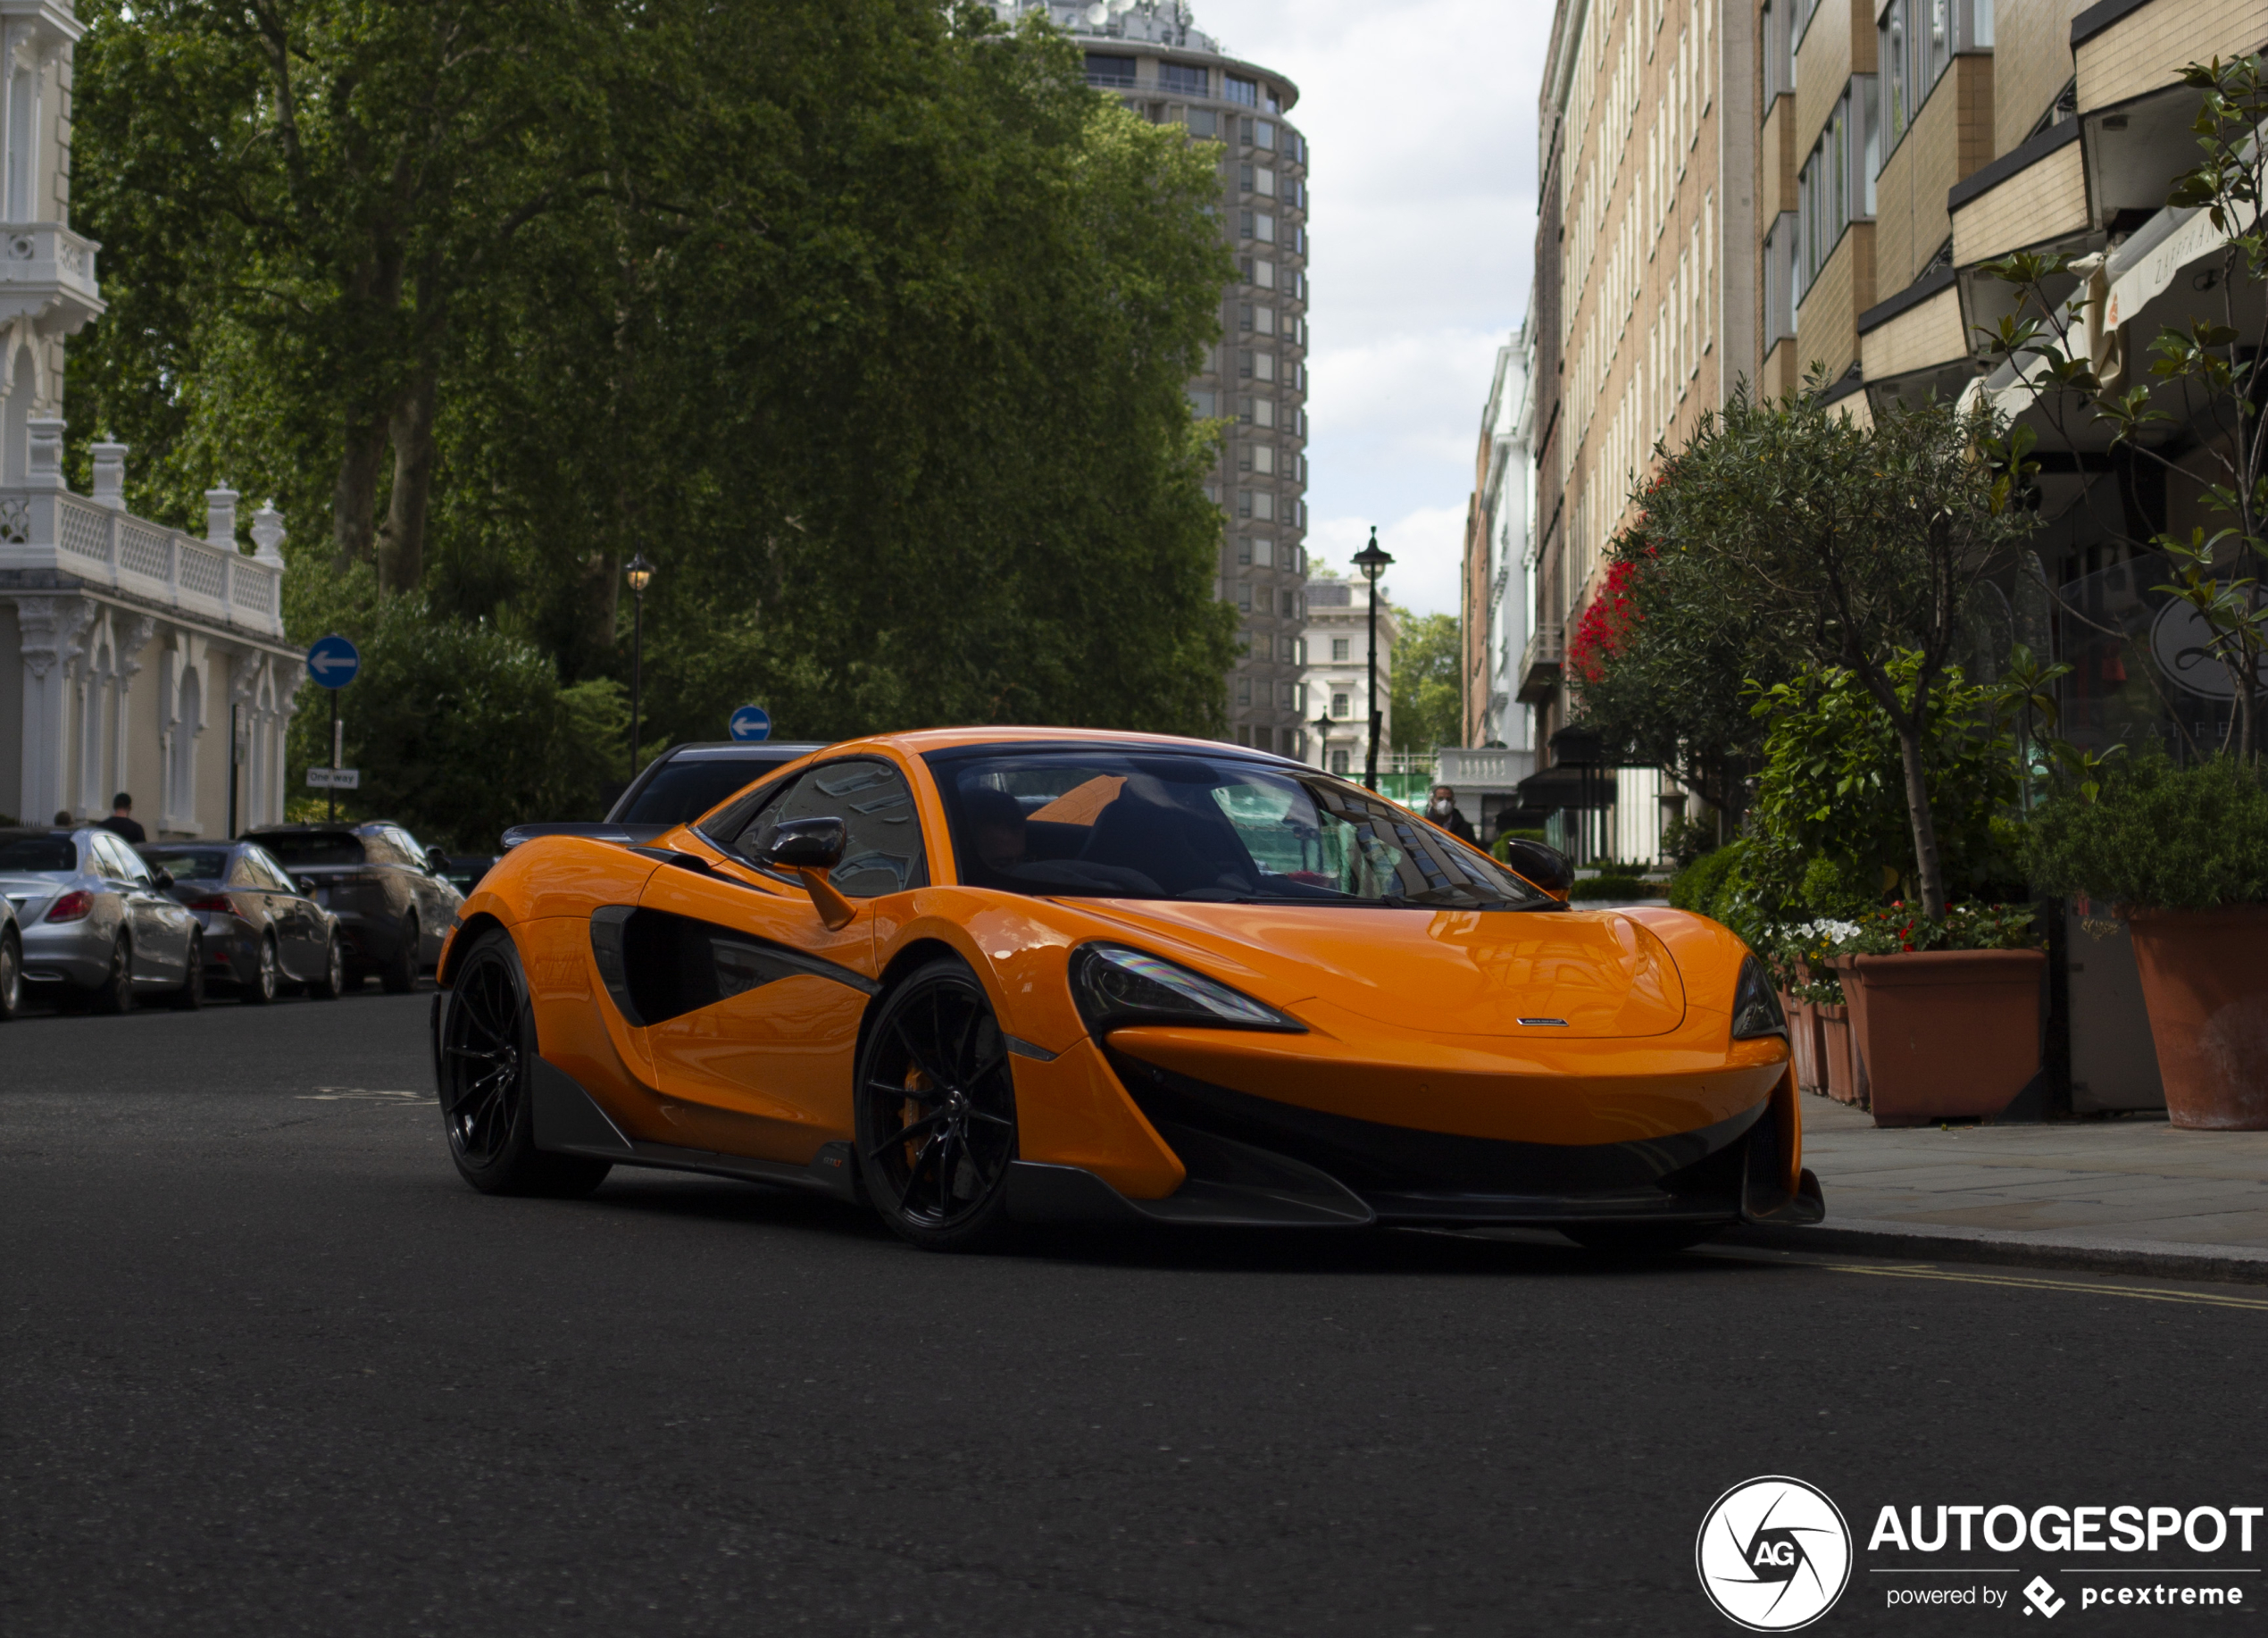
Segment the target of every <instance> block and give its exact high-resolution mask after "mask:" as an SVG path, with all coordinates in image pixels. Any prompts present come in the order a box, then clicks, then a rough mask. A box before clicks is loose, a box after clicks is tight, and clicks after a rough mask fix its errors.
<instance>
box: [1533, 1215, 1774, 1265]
mask: <svg viewBox="0 0 2268 1638" xmlns="http://www.w3.org/2000/svg"><path fill="white" fill-rule="evenodd" d="M1731 1226H1732V1225H1731V1224H1729V1223H1710V1224H1702V1225H1701V1226H1699V1227H1696V1226H1695V1225H1694V1224H1689V1223H1678V1224H1668V1223H1663V1224H1651V1223H1601V1224H1594V1225H1593V1226H1591V1227H1588V1228H1567V1229H1562V1230H1560V1231H1559V1232H1560V1233H1563V1234H1564V1235H1566V1236H1567V1238H1568V1239H1570V1240H1572V1241H1574V1242H1575V1243H1576V1244H1577V1245H1579V1246H1580V1247H1582V1248H1583V1249H1584V1250H1586V1251H1588V1252H1591V1253H1593V1254H1594V1255H1596V1256H1598V1257H1612V1258H1622V1259H1624V1260H1627V1261H1630V1262H1645V1261H1648V1260H1651V1259H1653V1258H1663V1257H1675V1256H1676V1255H1677V1254H1678V1253H1679V1252H1680V1251H1682V1250H1684V1249H1686V1248H1687V1247H1688V1246H1697V1245H1699V1244H1700V1243H1701V1242H1702V1241H1705V1240H1706V1239H1708V1238H1709V1237H1710V1236H1711V1235H1712V1234H1721V1233H1723V1232H1724V1231H1725V1230H1726V1229H1728V1228H1730V1227H1731Z"/></svg>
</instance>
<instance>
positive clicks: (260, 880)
mask: <svg viewBox="0 0 2268 1638" xmlns="http://www.w3.org/2000/svg"><path fill="white" fill-rule="evenodd" d="M237 868H238V870H241V871H243V872H244V873H245V878H246V880H247V881H248V882H251V883H252V885H253V886H254V887H263V888H266V889H267V890H269V891H270V892H271V893H296V892H297V891H298V889H297V888H296V887H294V886H293V885H292V882H291V878H290V877H289V876H288V875H286V874H285V873H284V871H283V867H282V866H281V865H278V864H277V863H276V862H275V860H273V859H271V858H270V857H268V856H267V855H266V854H264V853H263V852H261V851H260V849H259V848H246V849H245V850H244V851H243V852H242V853H239V854H238V855H237Z"/></svg>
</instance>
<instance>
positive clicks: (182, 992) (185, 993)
mask: <svg viewBox="0 0 2268 1638" xmlns="http://www.w3.org/2000/svg"><path fill="white" fill-rule="evenodd" d="M171 1000H172V1002H173V1005H174V1006H175V1007H178V1008H179V1010H180V1011H182V1012H185V1013H192V1012H195V1011H196V1009H197V1008H198V1007H202V1006H204V935H203V934H202V933H195V932H193V933H191V934H190V935H189V971H188V976H187V977H186V978H184V979H182V981H181V987H180V988H179V990H175V991H174V992H173V994H172V997H171Z"/></svg>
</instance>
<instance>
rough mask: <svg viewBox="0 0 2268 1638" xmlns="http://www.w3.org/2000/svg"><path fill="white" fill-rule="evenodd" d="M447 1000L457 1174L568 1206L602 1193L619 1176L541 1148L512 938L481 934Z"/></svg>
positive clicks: (447, 1079) (526, 1007)
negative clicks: (569, 1201)
mask: <svg viewBox="0 0 2268 1638" xmlns="http://www.w3.org/2000/svg"><path fill="white" fill-rule="evenodd" d="M412 948H413V949H414V946H413V947H412ZM388 988H391V986H390V985H389V986H388ZM446 993H447V996H448V999H447V1000H446V1002H444V1003H443V1010H442V1015H441V1040H440V1051H439V1054H438V1065H439V1071H438V1073H439V1079H440V1094H441V1121H442V1124H443V1126H444V1127H445V1128H446V1131H447V1132H448V1137H449V1158H450V1159H452V1160H454V1162H455V1163H456V1168H457V1174H458V1175H459V1176H460V1177H462V1178H463V1179H464V1181H465V1182H467V1183H471V1185H472V1186H473V1187H474V1188H476V1189H478V1190H479V1191H480V1192H481V1193H483V1194H535V1195H547V1196H550V1197H552V1198H553V1199H571V1198H573V1197H575V1196H578V1195H584V1194H588V1193H589V1192H590V1191H592V1190H594V1189H596V1188H597V1187H598V1185H599V1184H600V1183H602V1182H604V1181H605V1177H606V1174H607V1173H608V1172H610V1171H612V1170H613V1166H612V1165H610V1164H609V1163H608V1162H606V1161H604V1160H586V1159H583V1158H581V1157H578V1156H572V1155H546V1154H544V1153H543V1152H541V1151H540V1150H538V1149H537V1148H536V1103H535V1097H534V1086H533V1082H532V1077H531V1074H530V1071H531V1070H532V1068H533V1066H534V1064H535V1060H536V1018H535V1009H534V1008H533V1007H532V1006H531V1005H530V1004H529V999H528V979H527V975H526V974H525V973H523V972H522V971H521V966H520V952H519V950H518V949H515V948H513V942H512V935H511V934H510V933H508V932H505V931H504V929H503V928H501V927H492V928H490V929H489V930H488V932H484V933H482V934H481V935H480V937H479V939H478V940H476V941H475V942H474V944H473V946H472V948H471V949H470V950H468V951H467V952H465V956H464V959H463V961H462V962H459V963H457V964H456V965H455V967H454V972H453V974H452V976H451V978H450V981H449V988H448V990H447V991H446Z"/></svg>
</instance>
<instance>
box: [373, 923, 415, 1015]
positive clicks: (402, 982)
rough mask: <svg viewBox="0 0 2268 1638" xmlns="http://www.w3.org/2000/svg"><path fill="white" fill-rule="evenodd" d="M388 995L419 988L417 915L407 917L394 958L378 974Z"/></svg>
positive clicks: (396, 941) (396, 943)
mask: <svg viewBox="0 0 2268 1638" xmlns="http://www.w3.org/2000/svg"><path fill="white" fill-rule="evenodd" d="M378 979H379V983H380V984H381V985H383V986H384V987H385V990H386V993H387V994H388V995H407V994H409V992H410V991H411V990H414V989H416V988H417V917H416V916H414V915H413V916H409V917H407V918H406V919H405V920H404V922H403V923H402V930H401V932H399V933H398V934H397V935H396V939H395V945H394V957H393V959H392V960H390V961H388V963H387V964H386V965H385V968H384V970H382V971H381V972H380V973H379V975H378Z"/></svg>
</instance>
